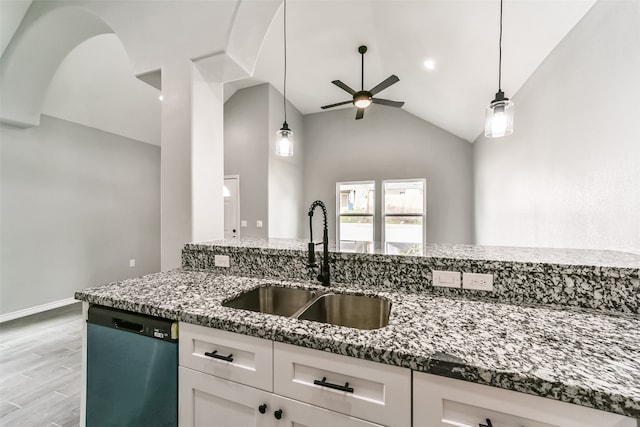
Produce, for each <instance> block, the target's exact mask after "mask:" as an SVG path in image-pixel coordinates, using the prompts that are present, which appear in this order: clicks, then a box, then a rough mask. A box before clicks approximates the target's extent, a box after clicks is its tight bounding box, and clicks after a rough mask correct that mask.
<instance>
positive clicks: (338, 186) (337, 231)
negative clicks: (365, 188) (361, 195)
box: [336, 179, 377, 248]
mask: <svg viewBox="0 0 640 427" xmlns="http://www.w3.org/2000/svg"><path fill="white" fill-rule="evenodd" d="M358 184H373V213H352V214H343V213H341V212H340V186H341V185H358ZM376 193H377V190H376V180H375V179H367V180H361V181H340V182H336V246H337V247H338V248H340V217H343V216H344V217H363V216H364V217H371V222H372V225H373V237H372V238H373V241H372V245H375V242H376V236H377V233H376V211H377V209H376V204H377V203H376V200H377V199H376V198H377V194H376Z"/></svg>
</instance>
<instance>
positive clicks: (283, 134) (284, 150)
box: [276, 0, 293, 157]
mask: <svg viewBox="0 0 640 427" xmlns="http://www.w3.org/2000/svg"><path fill="white" fill-rule="evenodd" d="M283 86H284V90H283V95H282V106H283V109H284V123H282V127H281V128H280V130H279V131H278V132H276V155H277V156H281V157H291V156H293V131H292V130H291V129H289V125H288V124H287V0H284V84H283Z"/></svg>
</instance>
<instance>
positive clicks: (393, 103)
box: [371, 98, 404, 108]
mask: <svg viewBox="0 0 640 427" xmlns="http://www.w3.org/2000/svg"><path fill="white" fill-rule="evenodd" d="M371 102H373V103H374V104H380V105H388V106H389V107H398V108H399V107H402V106H403V105H404V101H391V100H389V99H382V98H371Z"/></svg>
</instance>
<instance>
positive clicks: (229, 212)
mask: <svg viewBox="0 0 640 427" xmlns="http://www.w3.org/2000/svg"><path fill="white" fill-rule="evenodd" d="M239 194H240V177H239V176H237V175H236V176H225V177H224V238H225V239H232V238H234V237H238V236H240V229H239V228H238V225H240V224H238V221H239V218H240V197H239Z"/></svg>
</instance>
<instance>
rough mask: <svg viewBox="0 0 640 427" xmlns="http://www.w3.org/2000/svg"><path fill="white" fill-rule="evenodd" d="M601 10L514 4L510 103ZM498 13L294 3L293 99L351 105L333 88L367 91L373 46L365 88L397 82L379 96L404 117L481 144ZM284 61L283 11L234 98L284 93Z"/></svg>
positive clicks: (493, 79)
mask: <svg viewBox="0 0 640 427" xmlns="http://www.w3.org/2000/svg"><path fill="white" fill-rule="evenodd" d="M594 3H595V0H571V1H569V0H505V2H504V36H503V74H502V88H503V90H504V91H505V94H506V95H507V96H510V97H513V95H514V94H516V93H517V91H518V89H520V87H521V86H522V85H523V84H524V83H525V82H526V80H527V79H528V78H529V76H531V74H532V73H533V72H534V71H535V70H536V68H537V67H538V65H540V63H541V62H542V61H543V60H544V59H545V57H546V56H547V55H548V54H549V53H550V52H551V51H552V50H553V48H554V47H555V46H556V45H557V44H558V43H559V42H560V41H561V40H562V38H563V37H564V36H565V35H566V34H567V33H568V32H569V31H570V30H571V29H572V28H573V27H574V26H575V24H576V23H577V22H578V21H579V20H580V19H581V18H582V17H583V16H584V14H585V13H586V12H587V11H588V10H589V8H590V7H591V6H592V5H593V4H594ZM499 13H500V2H499V1H498V0H469V1H464V0H440V1H431V0H429V1H403V0H400V1H398V0H395V1H394V0H387V1H384V0H368V1H365V0H350V1H339V0H336V1H327V0H288V1H287V71H288V76H287V98H288V99H289V100H290V101H291V102H292V103H293V104H294V105H295V106H296V108H298V110H300V112H302V113H303V114H310V113H316V112H319V111H321V109H320V106H321V105H326V104H331V103H335V102H339V101H344V100H348V99H349V98H350V97H349V95H348V94H347V93H346V92H344V91H342V90H340V89H339V88H337V87H335V86H334V85H332V84H331V83H330V82H331V81H332V80H336V79H339V80H342V81H343V82H344V83H346V84H347V85H349V86H351V87H352V88H354V89H356V90H358V89H359V88H360V55H359V54H358V52H357V48H358V46H360V45H362V44H364V45H367V46H368V48H369V50H368V52H367V54H366V55H365V73H364V80H365V81H364V87H365V89H367V88H371V87H372V86H374V85H375V84H377V83H379V82H380V81H382V80H383V79H385V78H386V77H388V76H389V75H391V74H396V75H397V76H398V77H399V78H400V82H399V83H396V84H395V85H393V86H392V87H390V88H389V89H387V90H385V91H384V92H382V93H380V94H379V95H378V96H379V97H381V98H388V99H392V100H399V101H405V102H406V103H405V105H404V107H403V109H404V110H406V111H408V112H409V113H411V114H414V115H416V116H418V117H420V118H422V119H424V120H426V121H429V122H431V123H433V124H435V125H437V126H439V127H441V128H443V129H445V130H447V131H449V132H451V133H453V134H455V135H457V136H459V137H461V138H463V139H466V140H467V141H470V142H473V141H474V140H475V139H476V138H477V136H478V135H479V134H480V133H481V131H482V130H483V126H484V110H485V107H486V106H487V104H488V103H489V101H491V99H492V98H493V96H494V95H495V92H496V91H497V88H498V87H497V86H498V34H499V16H500V15H499ZM283 56H284V55H283V8H282V7H281V8H280V10H279V11H278V14H277V15H276V17H275V18H274V21H273V23H272V25H271V27H270V29H269V31H268V33H267V36H266V38H265V40H264V43H263V46H262V50H261V52H260V56H259V58H258V62H257V64H256V68H255V72H254V75H253V77H252V78H251V79H248V80H243V81H238V82H234V83H232V84H229V85H227V86H228V87H227V89H226V95H227V96H230V95H231V94H232V93H233V92H234V91H235V90H237V89H239V88H242V87H247V86H252V85H255V84H259V83H262V82H269V83H271V84H272V85H273V86H275V87H276V88H277V89H278V90H280V91H281V92H282V88H283V81H282V80H283ZM427 58H430V59H432V60H433V61H434V63H435V68H434V69H433V70H432V71H429V70H427V69H426V68H425V66H424V61H425V59H427ZM515 101H516V108H517V97H516V99H515ZM339 108H353V106H351V105H348V106H346V107H339ZM371 108H390V107H383V106H379V105H374V106H373V107H371ZM354 118H355V111H354ZM362 123H363V125H365V124H366V116H365V119H364V120H363V121H362Z"/></svg>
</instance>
